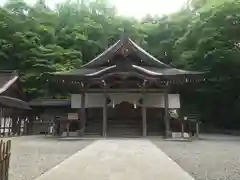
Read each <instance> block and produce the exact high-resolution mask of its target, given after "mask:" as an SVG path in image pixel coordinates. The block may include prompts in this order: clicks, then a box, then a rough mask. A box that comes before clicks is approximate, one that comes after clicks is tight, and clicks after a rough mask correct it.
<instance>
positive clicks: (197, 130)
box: [196, 121, 199, 138]
mask: <svg viewBox="0 0 240 180" xmlns="http://www.w3.org/2000/svg"><path fill="white" fill-rule="evenodd" d="M198 137H199V122H198V121H196V138H198Z"/></svg>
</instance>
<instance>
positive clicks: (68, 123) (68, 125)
mask: <svg viewBox="0 0 240 180" xmlns="http://www.w3.org/2000/svg"><path fill="white" fill-rule="evenodd" d="M69 127H70V120H68V122H67V128H66V129H67V137H69Z"/></svg>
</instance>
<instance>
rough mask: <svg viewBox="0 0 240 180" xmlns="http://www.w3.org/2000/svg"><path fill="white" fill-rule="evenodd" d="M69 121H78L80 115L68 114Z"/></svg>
mask: <svg viewBox="0 0 240 180" xmlns="http://www.w3.org/2000/svg"><path fill="white" fill-rule="evenodd" d="M68 120H78V113H68Z"/></svg>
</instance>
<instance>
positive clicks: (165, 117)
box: [164, 89, 172, 138]
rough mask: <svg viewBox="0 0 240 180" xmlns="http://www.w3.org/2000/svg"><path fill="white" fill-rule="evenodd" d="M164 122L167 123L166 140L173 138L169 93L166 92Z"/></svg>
mask: <svg viewBox="0 0 240 180" xmlns="http://www.w3.org/2000/svg"><path fill="white" fill-rule="evenodd" d="M164 107H165V108H164V122H165V136H166V138H169V137H171V136H172V135H171V131H170V116H169V101H168V91H167V89H166V90H165V91H164Z"/></svg>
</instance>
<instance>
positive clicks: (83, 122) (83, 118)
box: [80, 91, 86, 135]
mask: <svg viewBox="0 0 240 180" xmlns="http://www.w3.org/2000/svg"><path fill="white" fill-rule="evenodd" d="M85 101H86V94H85V92H84V91H83V92H82V94H81V112H80V129H81V130H80V135H84V132H85V125H86V109H85Z"/></svg>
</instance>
